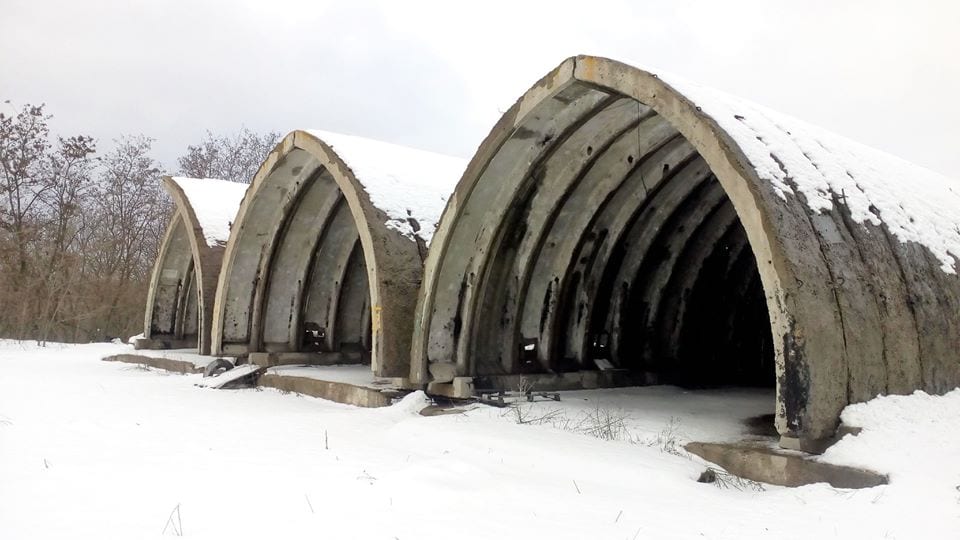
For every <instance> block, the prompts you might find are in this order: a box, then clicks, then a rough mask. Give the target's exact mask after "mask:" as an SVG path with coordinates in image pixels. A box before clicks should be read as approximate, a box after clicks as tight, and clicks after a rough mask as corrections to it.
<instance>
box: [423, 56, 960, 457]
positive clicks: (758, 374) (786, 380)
mask: <svg viewBox="0 0 960 540" xmlns="http://www.w3.org/2000/svg"><path fill="white" fill-rule="evenodd" d="M958 193H960V186H958V184H957V183H956V182H954V181H952V180H949V179H946V178H943V177H941V176H939V175H937V174H935V173H932V172H930V171H927V170H925V169H921V168H919V167H913V166H910V165H909V164H906V163H904V162H902V161H901V160H898V159H897V158H893V157H891V156H888V155H886V154H882V153H880V152H877V151H874V150H871V149H869V148H866V147H863V146H861V145H858V144H856V143H853V142H851V141H848V140H846V139H843V138H840V137H838V136H835V135H832V134H829V133H826V132H823V131H821V130H818V129H817V128H813V127H811V126H808V125H806V124H803V123H802V122H799V121H796V120H794V119H791V118H788V117H785V116H783V115H779V114H777V113H775V112H772V111H769V110H767V109H764V108H761V107H758V106H755V105H751V104H749V103H746V102H742V101H740V100H737V99H735V98H732V97H730V96H726V95H724V94H722V93H719V92H715V91H712V90H709V89H704V88H700V87H696V86H693V85H689V84H686V83H683V82H682V81H680V80H678V79H674V78H672V77H671V78H670V79H669V80H667V81H664V80H663V79H662V78H660V77H658V76H657V75H654V74H651V73H649V72H646V71H642V70H639V69H636V68H633V67H631V66H628V65H624V64H621V63H618V62H614V61H611V60H606V59H602V58H594V57H575V58H570V59H568V60H567V61H565V62H564V63H562V64H561V65H560V66H559V67H558V68H556V69H555V70H554V71H552V72H551V73H549V74H548V75H547V76H546V77H544V78H543V79H541V80H540V81H539V82H538V83H537V84H536V85H534V86H533V88H531V89H530V90H529V91H528V92H527V93H526V94H525V95H524V96H523V97H522V98H521V99H520V100H519V101H518V102H517V103H516V104H515V105H514V106H513V107H512V108H511V109H510V110H509V111H508V112H507V113H506V114H505V115H504V116H503V118H502V119H501V120H500V122H499V123H498V124H497V125H496V126H495V127H494V129H493V131H492V132H491V134H490V135H489V136H488V137H487V139H486V140H485V141H484V142H483V144H482V145H481V146H480V148H479V149H478V151H477V154H476V155H475V156H474V158H473V160H472V161H471V163H470V165H469V166H468V167H467V171H466V173H465V174H464V176H463V178H462V179H461V181H460V183H459V184H458V186H457V189H456V191H455V193H454V195H453V196H452V197H451V200H450V203H449V205H448V207H447V208H446V210H445V212H444V215H443V218H442V220H441V222H440V225H439V227H438V232H437V235H436V238H435V241H434V244H433V246H432V247H431V251H430V255H429V257H428V260H427V263H426V266H425V271H424V285H423V287H422V288H421V297H420V303H419V306H418V311H417V319H416V324H415V325H414V339H413V348H412V366H411V379H412V381H413V382H414V383H417V384H423V385H427V384H428V385H429V386H428V389H429V390H430V391H432V392H435V393H442V394H448V395H453V396H465V395H467V394H470V393H471V392H472V391H473V390H474V389H478V388H498V387H500V388H511V387H515V386H514V385H515V383H516V381H517V379H518V378H519V377H520V376H523V377H525V378H526V379H527V380H528V381H533V382H534V383H535V384H537V385H539V387H541V388H548V387H552V388H563V387H578V386H579V387H584V386H587V387H589V386H596V385H605V384H615V383H623V382H631V383H641V384H644V383H675V384H682V385H690V386H705V385H710V386H712V385H727V384H735V385H775V386H776V388H777V397H776V416H777V429H778V430H779V432H780V433H781V436H782V439H781V440H782V442H783V444H786V445H789V446H794V447H801V448H810V449H813V448H815V447H817V446H818V445H819V444H820V442H822V441H823V440H824V439H826V438H828V437H830V436H832V434H833V432H834V430H835V428H836V426H837V422H838V417H839V412H840V410H841V409H842V408H843V407H844V406H845V405H846V404H847V403H851V402H856V401H863V400H866V399H869V398H870V397H873V396H875V395H877V394H882V393H892V392H909V391H911V390H913V389H915V388H924V389H927V390H930V391H944V390H946V389H947V388H951V387H952V386H954V385H956V384H958V383H960V360H958V356H957V352H956V351H957V350H960V282H958V279H957V276H956V273H955V267H956V257H957V256H958V255H960V195H958ZM931 231H936V232H935V233H931Z"/></svg>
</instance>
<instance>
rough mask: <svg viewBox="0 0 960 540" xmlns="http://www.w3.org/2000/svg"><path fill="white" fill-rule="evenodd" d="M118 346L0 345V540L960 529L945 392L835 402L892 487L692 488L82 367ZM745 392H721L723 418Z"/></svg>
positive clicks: (421, 426) (640, 454) (673, 469)
mask: <svg viewBox="0 0 960 540" xmlns="http://www.w3.org/2000/svg"><path fill="white" fill-rule="evenodd" d="M124 351H129V346H125V345H112V344H100V345H83V346H64V347H59V346H51V347H47V348H38V347H35V346H32V345H31V346H20V345H18V344H13V343H10V342H5V343H0V373H2V377H0V538H4V539H18V538H58V537H69V538H134V537H137V538H142V537H158V536H161V533H162V532H163V529H164V526H165V524H166V523H167V521H168V517H169V516H170V514H171V512H172V511H173V510H174V508H175V507H177V505H179V510H180V525H182V529H183V532H184V535H185V536H189V537H193V538H231V539H233V538H338V539H339V538H363V539H367V538H374V539H376V538H382V539H394V538H399V539H432V538H437V539H439V538H444V539H448V538H466V539H469V538H484V539H487V538H551V539H568V538H569V539H586V538H589V539H599V538H611V539H633V538H729V539H743V538H798V539H799V538H804V539H809V538H844V539H850V538H871V539H874V538H902V539H905V538H951V537H952V538H955V537H956V532H957V530H960V492H958V491H957V490H956V487H955V486H957V485H958V484H960V474H958V470H960V466H958V463H960V460H958V459H957V458H958V457H960V455H958V452H960V430H958V428H957V422H956V418H957V415H958V414H960V392H954V393H952V394H950V395H949V396H946V397H942V398H930V397H927V396H924V395H922V394H918V395H914V396H909V397H899V398H883V399H879V400H876V401H874V402H872V403H870V404H869V405H866V406H856V407H851V408H850V409H848V411H847V413H846V414H847V417H845V419H847V420H848V421H851V422H853V421H856V422H857V423H861V424H862V425H863V427H864V432H863V433H862V434H861V435H860V436H858V437H856V438H848V439H845V440H844V441H842V442H841V443H839V444H838V445H837V446H836V447H835V448H834V449H832V450H831V451H830V452H828V457H829V458H830V459H831V460H834V461H840V460H844V461H849V462H851V463H857V464H863V465H871V466H874V467H877V468H884V469H885V470H881V471H880V472H887V473H890V474H891V476H892V479H893V481H892V484H891V485H889V486H881V487H877V488H871V489H865V490H857V491H853V490H837V489H833V488H830V487H828V486H825V485H814V486H806V487H802V488H794V489H788V488H777V487H772V486H768V487H767V488H766V490H765V491H753V490H749V489H748V490H744V491H738V490H735V489H719V488H717V487H715V486H713V485H707V484H698V483H697V482H695V481H694V479H695V478H696V477H697V476H698V475H699V473H700V472H701V471H702V470H703V465H702V464H701V463H699V462H697V461H696V460H694V459H690V458H687V457H681V456H676V455H673V454H670V453H665V452H662V451H661V450H660V449H659V448H658V447H657V446H656V445H651V446H648V445H646V444H635V443H630V442H626V441H604V440H599V439H597V438H593V437H590V436H586V435H582V434H577V433H572V432H569V431H565V430H562V429H557V428H554V427H550V426H547V425H518V424H516V423H515V421H514V419H512V418H511V416H510V414H503V411H502V410H499V409H492V408H489V407H485V406H475V407H474V408H472V410H470V411H468V412H466V413H464V414H453V415H445V416H435V417H423V416H420V415H418V414H416V411H417V410H418V409H419V408H420V407H421V406H422V404H423V402H422V399H423V398H422V394H412V395H411V396H408V397H407V398H405V400H404V401H403V402H401V403H400V404H398V405H395V406H393V407H390V408H385V409H360V408H355V407H350V406H346V405H340V404H336V403H331V402H327V401H323V400H319V399H315V398H308V397H303V396H298V395H294V394H284V393H282V392H279V391H275V390H272V389H263V390H254V389H248V390H229V391H227V390H210V389H201V388H197V387H195V386H194V383H196V382H197V381H198V380H199V379H200V376H199V375H173V374H166V373H165V372H158V371H148V370H143V369H141V368H139V367H138V366H133V365H129V364H121V363H111V362H102V361H100V360H99V359H100V358H101V357H102V356H104V355H107V354H115V353H118V352H124ZM659 392H661V395H657V393H656V392H655V393H654V394H652V395H651V396H648V397H647V398H644V395H643V393H642V392H639V391H637V390H632V391H631V390H615V391H613V390H612V391H604V392H596V393H591V392H584V393H578V394H582V395H580V397H581V398H583V397H588V398H589V399H591V400H593V399H596V400H598V401H600V402H602V403H617V404H624V405H629V404H630V402H631V400H633V398H634V397H636V398H637V400H639V402H641V403H645V404H646V405H651V406H652V404H655V403H665V401H663V400H662V399H661V398H663V397H665V396H666V395H669V394H670V393H671V392H673V393H677V394H679V391H676V390H670V389H665V390H661V391H659ZM680 397H683V396H680ZM691 397H692V401H691V404H690V405H689V406H683V407H681V409H689V410H690V411H692V412H697V411H700V414H702V415H703V417H702V418H703V419H702V421H692V422H691V425H690V426H687V427H689V428H690V431H694V432H698V431H709V424H710V422H711V421H713V420H714V419H716V421H717V422H718V423H720V422H722V419H721V417H722V412H723V407H724V406H725V405H724V403H725V402H723V401H722V400H720V399H719V398H720V396H719V395H712V396H711V395H709V394H707V395H705V396H697V395H691ZM754 398H756V401H757V403H759V399H760V397H759V396H753V397H750V396H749V393H746V394H744V395H741V396H739V397H738V398H736V399H734V400H733V401H734V402H735V403H739V405H735V407H736V409H737V411H738V412H737V414H739V412H743V411H747V412H749V411H750V410H753V409H754V407H753V406H752V405H748V404H749V403H751V402H753V401H754ZM644 399H647V401H646V402H644V401H643V400H644ZM535 407H536V408H539V407H563V408H564V409H563V411H564V414H568V415H570V416H571V417H573V416H576V415H577V414H578V411H589V410H591V409H592V408H594V407H595V404H594V403H593V401H589V402H588V401H582V399H581V400H577V399H576V398H574V397H571V396H569V395H568V394H564V400H563V401H561V402H559V403H537V404H535ZM741 407H742V410H741ZM627 412H629V414H630V415H631V416H633V415H644V414H645V413H644V411H643V409H642V408H637V407H635V406H631V408H630V409H629V410H628V411H627ZM657 414H658V412H657V411H651V412H650V415H649V418H635V419H633V420H632V421H631V426H642V425H644V424H645V423H646V424H648V425H650V426H651V429H652V428H653V426H655V425H656V424H658V423H660V422H662V421H663V420H664V418H662V417H658V416H657ZM688 416H689V415H688V414H687V413H683V414H681V417H682V418H687V417H688ZM680 427H681V429H683V428H684V426H683V425H682V424H681V426H680ZM631 429H632V428H631ZM901 430H905V431H901ZM886 468H888V469H886ZM167 533H168V534H170V533H171V531H170V530H169V529H168V531H167Z"/></svg>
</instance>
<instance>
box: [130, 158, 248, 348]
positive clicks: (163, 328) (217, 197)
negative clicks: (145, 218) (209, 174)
mask: <svg viewBox="0 0 960 540" xmlns="http://www.w3.org/2000/svg"><path fill="white" fill-rule="evenodd" d="M163 186H164V188H165V189H166V190H167V192H168V193H169V194H170V197H171V199H173V203H174V213H173V216H172V217H171V219H170V224H169V225H168V227H167V231H166V233H165V234H164V237H163V241H162V243H161V245H160V251H159V254H158V255H157V260H156V263H155V264H154V269H153V274H152V276H151V279H150V289H149V290H148V292H147V309H146V314H145V317H144V338H145V340H142V341H140V342H139V343H138V346H139V347H149V348H187V347H193V346H196V347H197V349H198V351H199V352H200V353H201V354H209V353H210V321H211V313H212V312H213V299H214V294H215V292H216V286H217V277H218V276H219V274H220V263H221V259H222V257H223V251H224V245H225V244H226V241H227V238H228V236H229V232H230V221H231V220H232V219H233V216H234V215H235V214H236V211H237V207H238V206H239V205H240V200H241V199H242V198H243V194H244V193H245V192H246V188H247V186H246V185H244V184H237V183H234V182H227V181H225V180H216V179H210V178H203V179H198V178H182V177H170V176H165V177H164V178H163Z"/></svg>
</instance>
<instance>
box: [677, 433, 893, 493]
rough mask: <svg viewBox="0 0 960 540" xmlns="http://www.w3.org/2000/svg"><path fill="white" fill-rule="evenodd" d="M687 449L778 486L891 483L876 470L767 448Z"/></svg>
mask: <svg viewBox="0 0 960 540" xmlns="http://www.w3.org/2000/svg"><path fill="white" fill-rule="evenodd" d="M684 448H686V449H687V451H688V452H690V453H691V454H696V455H698V456H700V457H702V458H703V459H705V460H707V461H710V462H713V463H716V464H717V465H719V466H721V467H723V468H724V469H725V470H726V471H727V472H729V473H731V474H733V475H736V476H739V477H741V478H746V479H748V480H753V481H756V482H764V483H767V484H774V485H777V486H786V487H797V486H805V485H807V484H816V483H820V482H826V483H828V484H830V485H831V486H833V487H835V488H841V489H842V488H847V489H860V488H869V487H875V486H880V485H883V484H886V483H888V482H889V479H888V478H887V477H886V476H885V475H882V474H879V473H876V472H873V471H868V470H866V469H856V468H853V467H842V466H840V465H833V464H830V463H823V462H820V461H816V458H811V457H810V456H807V455H802V454H799V453H793V452H789V451H786V450H778V449H775V448H770V447H769V446H764V445H755V444H750V443H736V444H722V443H702V442H692V443H688V444H687V445H686V446H685V447H684Z"/></svg>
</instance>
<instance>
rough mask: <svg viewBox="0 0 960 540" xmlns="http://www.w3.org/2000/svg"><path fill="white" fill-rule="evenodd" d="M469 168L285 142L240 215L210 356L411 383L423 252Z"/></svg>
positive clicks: (409, 155)
mask: <svg viewBox="0 0 960 540" xmlns="http://www.w3.org/2000/svg"><path fill="white" fill-rule="evenodd" d="M464 166H465V163H464V161H463V160H460V159H457V158H451V157H447V156H442V155H439V154H434V153H431V152H425V151H421V150H413V149H410V148H404V147H402V146H397V145H393V144H388V143H383V142H378V141H372V140H368V139H363V138H360V137H354V136H347V135H340V134H336V133H327V132H322V131H294V132H292V133H290V134H289V135H287V136H286V137H284V139H283V140H282V141H281V142H280V144H278V145H277V147H276V148H275V149H274V150H273V151H272V152H271V153H270V155H269V156H268V157H267V159H266V161H265V162H264V163H263V165H262V166H261V168H260V170H259V172H258V173H257V175H256V176H255V177H254V179H253V182H252V184H251V186H250V191H249V194H248V196H247V197H246V198H245V199H244V201H243V204H242V205H241V206H240V210H239V212H238V214H237V219H236V223H235V224H234V228H233V234H232V235H231V237H230V242H229V243H228V245H227V250H226V254H225V256H224V265H223V271H222V272H221V274H220V283H219V287H218V290H217V299H216V304H215V310H214V319H213V320H214V323H213V331H212V334H213V350H214V352H215V353H219V354H236V355H244V354H249V355H250V359H251V361H253V362H255V363H258V364H262V365H277V364H333V363H361V362H369V363H370V364H371V368H372V370H373V372H374V374H375V375H377V376H382V377H391V376H405V375H406V374H407V372H408V371H409V351H410V333H411V325H412V320H413V310H414V307H415V304H416V297H417V289H418V287H419V285H420V279H421V274H422V268H423V259H424V257H425V256H426V249H427V244H428V243H429V241H430V238H431V236H432V234H433V229H434V227H435V226H436V222H437V221H438V220H439V216H440V213H441V212H442V209H443V207H444V205H445V204H446V200H447V196H448V195H449V193H450V192H451V191H452V187H453V185H454V184H455V183H456V180H457V178H459V177H460V175H461V174H462V172H463V168H464Z"/></svg>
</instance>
